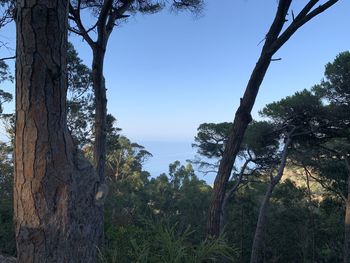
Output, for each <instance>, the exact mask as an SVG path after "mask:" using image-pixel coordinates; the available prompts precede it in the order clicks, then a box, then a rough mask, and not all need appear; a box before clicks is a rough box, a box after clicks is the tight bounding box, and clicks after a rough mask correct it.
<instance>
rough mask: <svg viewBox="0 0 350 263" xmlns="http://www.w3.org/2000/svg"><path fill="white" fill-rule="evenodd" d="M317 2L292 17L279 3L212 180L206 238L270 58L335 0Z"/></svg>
mask: <svg viewBox="0 0 350 263" xmlns="http://www.w3.org/2000/svg"><path fill="white" fill-rule="evenodd" d="M319 2H320V1H319V0H309V1H308V2H307V3H306V5H305V6H304V7H303V8H302V9H301V10H300V12H299V13H298V14H297V15H294V12H293V11H292V10H290V5H291V3H292V0H279V1H278V7H277V11H276V14H275V18H274V20H273V22H272V24H271V27H270V29H269V31H268V32H267V34H266V37H265V42H264V46H263V48H262V51H261V54H260V57H259V60H258V62H257V63H256V65H255V68H254V69H253V72H252V74H251V76H250V79H249V81H248V84H247V87H246V89H245V92H244V95H243V97H242V98H241V101H240V106H239V107H238V109H237V111H236V114H235V118H234V121H233V124H232V128H231V129H230V130H231V131H230V134H229V136H228V138H227V142H226V144H225V150H224V154H223V157H222V159H221V161H220V165H219V170H218V173H217V176H216V178H215V182H214V190H213V197H212V201H211V205H210V208H209V216H208V222H207V229H208V231H207V232H208V236H212V237H217V236H218V235H219V232H220V215H221V213H222V211H221V209H222V202H223V200H224V196H225V192H226V187H227V182H228V180H229V178H230V175H231V171H232V168H233V165H234V163H235V160H236V156H237V153H238V152H239V150H240V146H241V143H242V140H243V135H244V133H245V130H246V129H247V126H248V124H249V123H250V122H251V120H252V117H251V110H252V108H253V106H254V103H255V99H256V97H257V94H258V91H259V88H260V85H261V83H262V81H263V79H264V76H265V74H266V72H267V69H268V68H269V65H270V63H271V61H273V55H274V54H275V53H276V52H277V51H278V50H279V49H280V48H281V47H282V46H283V45H284V44H285V43H286V42H287V41H288V39H289V38H290V37H291V36H292V35H294V33H295V32H296V31H297V30H298V29H299V28H300V27H302V26H303V25H304V24H305V23H307V22H309V21H310V20H311V19H312V18H314V17H315V16H317V15H319V14H321V13H322V12H324V11H325V10H327V9H328V8H330V7H331V6H333V5H334V4H335V3H336V2H338V0H329V1H325V2H324V3H323V4H320V5H317V4H319ZM316 5H317V6H316ZM288 14H289V16H288ZM288 18H289V19H288ZM287 23H289V25H287Z"/></svg>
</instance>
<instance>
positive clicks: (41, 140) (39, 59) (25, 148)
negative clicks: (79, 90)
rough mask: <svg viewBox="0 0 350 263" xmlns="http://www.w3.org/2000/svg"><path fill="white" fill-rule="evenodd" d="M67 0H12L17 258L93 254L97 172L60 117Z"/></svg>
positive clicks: (26, 262)
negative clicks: (14, 6)
mask: <svg viewBox="0 0 350 263" xmlns="http://www.w3.org/2000/svg"><path fill="white" fill-rule="evenodd" d="M67 11H68V1H67V0H40V1H39V0H21V1H19V2H18V6H17V56H16V138H15V178H14V212H15V216H14V221H15V226H16V242H17V261H18V262H23V263H31V262H96V246H97V244H98V242H99V240H100V238H101V233H102V223H103V222H102V220H101V218H102V217H101V216H102V212H103V211H102V209H101V207H99V206H97V205H96V204H95V194H96V191H97V188H98V184H99V178H98V176H97V175H96V173H95V172H94V170H93V167H92V165H91V164H90V163H89V162H88V161H87V160H86V159H85V158H84V157H83V156H82V155H81V154H80V152H78V150H77V148H76V147H75V145H74V144H73V140H72V137H71V135H70V134H69V132H68V128H67V124H66V110H65V109H66V105H65V101H66V89H67V76H66V73H67V72H66V50H67Z"/></svg>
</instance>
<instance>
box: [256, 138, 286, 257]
mask: <svg viewBox="0 0 350 263" xmlns="http://www.w3.org/2000/svg"><path fill="white" fill-rule="evenodd" d="M291 143H292V139H291V137H290V135H289V136H288V139H287V141H286V143H285V145H284V147H283V152H282V157H281V163H280V165H279V168H278V171H277V175H276V176H275V177H273V178H272V179H271V181H270V183H269V185H268V187H267V190H266V193H265V196H264V199H263V201H262V203H261V206H260V211H259V217H258V222H257V224H256V229H255V235H254V240H253V246H252V252H251V257H250V263H257V262H259V252H260V248H261V245H262V241H263V239H264V233H265V232H264V227H265V224H266V214H267V209H268V206H269V202H270V198H271V196H272V192H273V189H274V188H275V186H276V185H277V184H278V183H279V181H280V180H281V178H282V176H283V171H284V167H285V166H286V163H287V153H288V148H289V146H290V144H291Z"/></svg>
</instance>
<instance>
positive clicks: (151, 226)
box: [101, 219, 236, 263]
mask: <svg viewBox="0 0 350 263" xmlns="http://www.w3.org/2000/svg"><path fill="white" fill-rule="evenodd" d="M108 234H109V235H111V234H113V235H114V240H115V241H116V243H115V246H113V244H112V245H111V246H110V247H109V248H108V249H106V250H105V251H104V253H101V261H102V262H164V263H168V262H169V263H177V262H179V263H180V262H193V263H196V262H198V263H199V262H219V260H220V259H222V258H225V259H226V260H227V262H233V260H234V257H235V254H236V251H235V249H233V248H232V247H231V246H229V245H227V243H226V241H225V238H224V237H223V236H221V237H219V238H218V239H216V240H204V241H202V242H199V243H197V244H193V243H192V242H191V236H192V235H195V234H196V233H195V232H194V231H193V230H191V228H190V227H187V228H185V229H183V230H181V229H179V227H178V225H177V224H173V223H170V221H168V220H164V219H163V220H160V221H156V220H154V219H153V220H141V221H140V222H139V227H128V228H125V227H120V228H116V229H115V230H114V232H113V233H110V232H108ZM121 248H122V249H121Z"/></svg>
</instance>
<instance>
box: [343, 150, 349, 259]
mask: <svg viewBox="0 0 350 263" xmlns="http://www.w3.org/2000/svg"><path fill="white" fill-rule="evenodd" d="M345 164H346V171H347V174H348V182H347V183H348V196H347V198H346V200H345V229H344V263H350V161H349V159H348V158H347V157H346V156H345Z"/></svg>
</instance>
